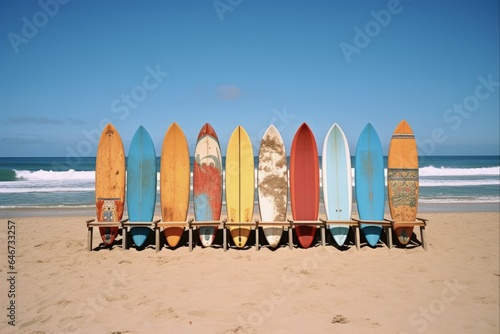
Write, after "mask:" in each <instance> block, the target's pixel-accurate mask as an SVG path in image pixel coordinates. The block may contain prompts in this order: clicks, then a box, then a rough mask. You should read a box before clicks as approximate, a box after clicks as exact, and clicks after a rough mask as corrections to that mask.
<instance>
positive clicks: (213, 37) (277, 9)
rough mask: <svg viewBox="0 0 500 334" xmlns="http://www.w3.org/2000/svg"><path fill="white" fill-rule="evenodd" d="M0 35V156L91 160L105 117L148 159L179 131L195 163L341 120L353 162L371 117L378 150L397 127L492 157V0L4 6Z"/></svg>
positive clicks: (495, 50)
mask: <svg viewBox="0 0 500 334" xmlns="http://www.w3.org/2000/svg"><path fill="white" fill-rule="evenodd" d="M0 36H2V38H1V45H0V59H1V61H0V110H1V112H0V156H3V157H8V156H62V157H65V156H67V157H71V156H95V151H96V143H97V140H98V136H99V134H100V131H101V129H102V128H103V126H104V125H105V123H106V122H107V121H111V122H112V123H113V124H114V125H115V126H116V128H117V129H118V131H119V132H120V134H121V136H122V139H123V142H124V146H125V150H126V151H128V147H129V144H130V141H131V139H132V137H133V135H134V132H135V130H136V129H137V127H138V126H139V125H143V126H145V128H146V129H147V130H148V131H149V133H150V134H151V136H152V137H153V140H154V142H155V145H156V151H157V153H159V152H160V151H161V143H162V140H163V136H164V135H165V132H166V130H167V128H168V127H169V125H170V124H171V123H172V122H174V121H175V122H177V123H178V124H179V125H180V126H181V128H182V129H183V130H184V132H185V134H186V137H187V139H188V143H189V147H190V151H191V152H192V151H194V145H195V141H196V137H197V135H198V132H199V130H200V128H201V127H202V125H203V124H204V123H206V122H208V123H210V124H211V125H212V126H213V127H214V129H215V131H216V132H217V133H218V136H219V140H220V142H221V146H222V149H223V152H225V149H226V145H227V142H228V140H229V137H230V135H231V133H232V131H233V130H234V128H235V127H236V126H238V125H242V126H243V127H244V128H245V129H246V130H247V132H248V133H249V135H250V137H251V138H252V140H253V143H254V149H255V150H257V149H258V145H259V142H260V138H261V136H262V133H263V132H264V130H265V129H266V128H267V127H268V126H269V124H271V123H273V124H275V126H276V127H277V128H278V129H279V130H280V132H281V134H282V136H283V138H284V140H285V145H286V147H287V150H289V149H290V146H291V142H292V138H293V136H294V134H295V131H296V130H297V129H298V127H299V126H300V124H301V123H302V122H307V123H308V124H309V126H310V127H311V129H312V130H313V132H314V134H315V136H316V140H317V143H318V150H319V151H320V152H321V149H322V146H323V140H324V137H325V135H326V133H327V131H328V129H329V128H330V126H332V125H333V123H335V122H336V123H338V124H339V125H340V126H341V127H342V129H343V130H344V132H345V134H346V136H347V138H348V141H349V145H350V148H351V153H353V152H354V150H355V147H356V142H357V138H358V136H359V134H360V133H361V130H362V129H363V127H364V126H365V125H366V123H367V122H371V123H372V124H373V125H374V127H375V129H376V130H377V131H378V133H379V136H380V139H381V142H382V145H383V147H384V153H385V154H387V149H388V145H389V141H390V137H391V135H392V132H393V130H394V128H395V127H396V126H397V124H398V123H399V122H400V120H402V119H406V120H407V121H408V122H409V124H410V125H411V126H412V128H413V130H414V132H415V135H416V137H417V141H418V143H419V148H420V151H421V154H427V155H448V154H450V155H470V154H494V155H498V154H499V145H500V144H499V113H500V112H499V90H500V87H499V81H500V78H499V39H500V38H499V2H498V1H487V0H484V1H474V0H471V1H464V0H453V1H452V0H448V1H436V0H401V1H397V0H390V1H387V0H384V1H352V0H339V1H276V0H215V1H213V0H208V1H121V0H120V1H118V0H116V1H102V0H85V1H83V0H73V1H68V0H40V1H2V2H0ZM255 154H257V153H255Z"/></svg>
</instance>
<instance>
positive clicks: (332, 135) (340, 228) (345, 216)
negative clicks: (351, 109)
mask: <svg viewBox="0 0 500 334" xmlns="http://www.w3.org/2000/svg"><path fill="white" fill-rule="evenodd" d="M322 171H323V200H324V202H325V211H326V217H327V219H328V220H329V221H335V220H339V221H344V222H345V221H349V220H351V213H352V172H351V154H350V153H349V145H348V143H347V139H346V137H345V135H344V132H343V131H342V129H341V128H340V126H338V125H337V123H335V124H333V125H332V127H331V128H330V130H329V131H328V133H327V134H326V137H325V142H324V144H323V157H322ZM329 229H330V232H331V233H332V236H333V239H334V240H335V242H336V243H337V244H338V245H339V246H342V245H344V242H345V240H346V238H347V235H348V234H349V225H345V224H344V225H342V224H330V225H329Z"/></svg>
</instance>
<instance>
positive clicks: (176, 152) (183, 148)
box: [160, 122, 190, 247]
mask: <svg viewBox="0 0 500 334" xmlns="http://www.w3.org/2000/svg"><path fill="white" fill-rule="evenodd" d="M189 178H190V165H189V148H188V143H187V140H186V136H185V135H184V132H182V129H181V128H180V127H179V125H177V123H175V122H174V123H172V125H170V127H169V128H168V130H167V133H166V134H165V138H164V139H163V146H162V151H161V166H160V201H161V215H162V219H163V221H165V222H185V221H186V218H187V213H188V207H189V185H190V180H189ZM164 232H165V237H166V238H167V242H168V244H169V245H170V247H176V246H177V244H178V243H179V241H180V239H181V237H182V233H183V232H184V228H183V227H167V228H165V230H164Z"/></svg>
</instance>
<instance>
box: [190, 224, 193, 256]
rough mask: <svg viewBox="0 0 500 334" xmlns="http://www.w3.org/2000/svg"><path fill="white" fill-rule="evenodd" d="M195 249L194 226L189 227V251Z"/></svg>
mask: <svg viewBox="0 0 500 334" xmlns="http://www.w3.org/2000/svg"><path fill="white" fill-rule="evenodd" d="M192 251H193V227H192V226H190V227H189V252H192Z"/></svg>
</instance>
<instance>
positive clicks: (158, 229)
mask: <svg viewBox="0 0 500 334" xmlns="http://www.w3.org/2000/svg"><path fill="white" fill-rule="evenodd" d="M155 247H156V252H157V253H158V252H159V251H160V249H161V245H160V228H159V227H157V228H155Z"/></svg>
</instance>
